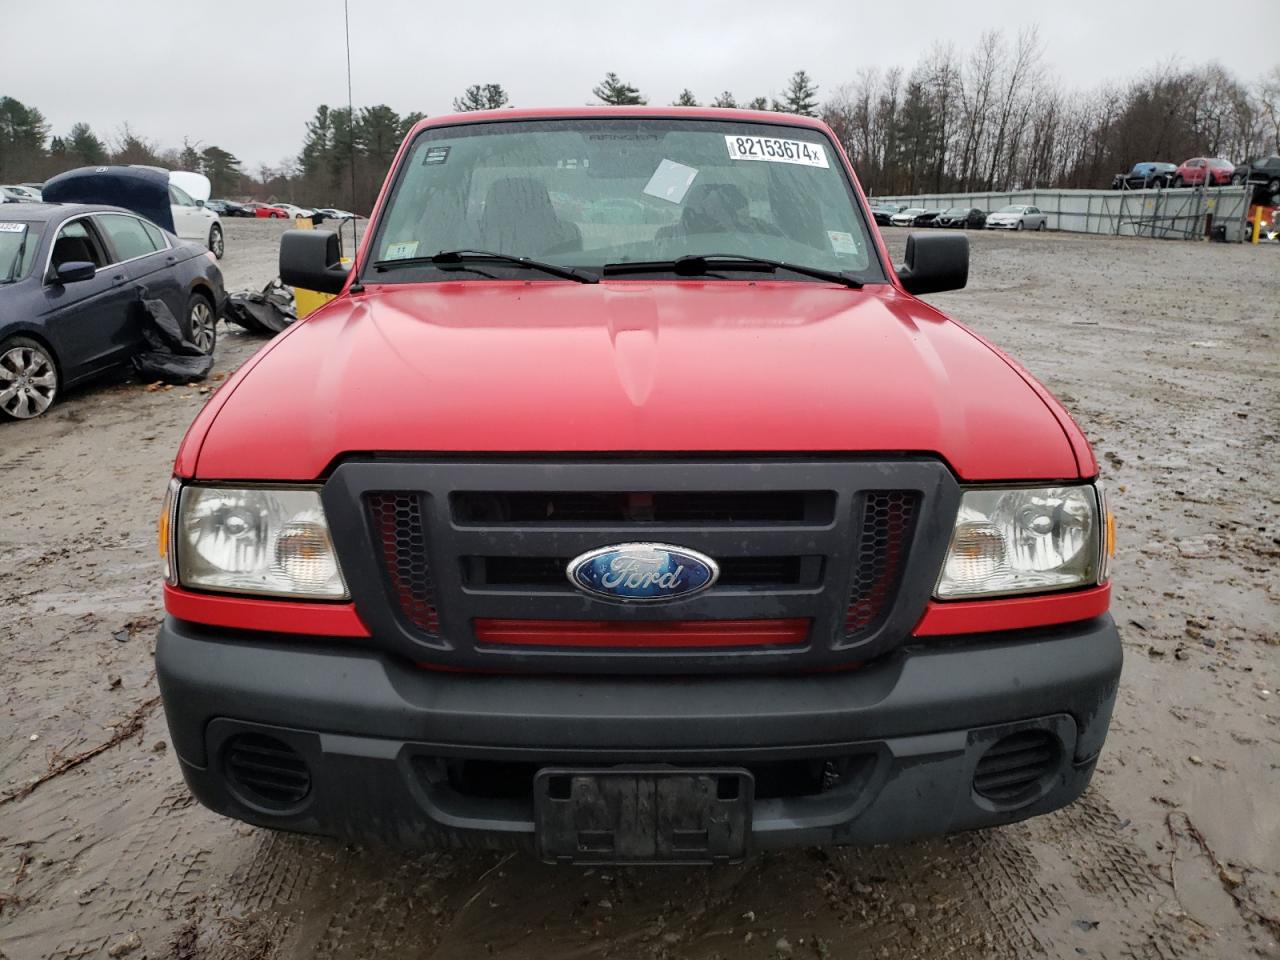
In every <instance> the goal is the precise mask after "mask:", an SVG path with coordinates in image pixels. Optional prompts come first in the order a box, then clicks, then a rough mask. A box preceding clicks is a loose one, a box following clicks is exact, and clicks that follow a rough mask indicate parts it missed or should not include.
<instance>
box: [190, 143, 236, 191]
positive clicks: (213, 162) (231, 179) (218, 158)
mask: <svg viewBox="0 0 1280 960" xmlns="http://www.w3.org/2000/svg"><path fill="white" fill-rule="evenodd" d="M200 172H201V173H203V174H204V175H205V176H206V177H208V178H209V183H210V185H211V186H212V188H213V192H214V193H215V194H218V195H220V196H225V195H226V194H228V193H234V192H235V189H236V187H237V186H238V185H239V183H240V161H239V160H238V159H237V158H236V156H235V154H233V153H231V152H230V151H227V150H223V149H222V148H221V147H205V148H204V150H202V151H201V152H200Z"/></svg>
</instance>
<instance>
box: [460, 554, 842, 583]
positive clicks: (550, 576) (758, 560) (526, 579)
mask: <svg viewBox="0 0 1280 960" xmlns="http://www.w3.org/2000/svg"><path fill="white" fill-rule="evenodd" d="M570 559H571V558H569V557H463V558H462V564H463V581H464V582H465V583H466V584H467V586H469V587H473V588H477V589H483V588H485V587H490V588H502V589H510V588H512V587H555V588H564V587H565V584H566V583H568V577H567V575H566V573H565V571H566V568H567V567H568V566H569V561H570ZM822 559H823V558H822V557H726V558H724V559H723V560H722V561H720V579H719V580H718V581H717V583H718V584H719V585H720V586H722V587H764V586H775V587H785V586H791V587H795V586H806V585H808V586H812V585H816V584H817V583H819V582H820V580H821V577H822Z"/></svg>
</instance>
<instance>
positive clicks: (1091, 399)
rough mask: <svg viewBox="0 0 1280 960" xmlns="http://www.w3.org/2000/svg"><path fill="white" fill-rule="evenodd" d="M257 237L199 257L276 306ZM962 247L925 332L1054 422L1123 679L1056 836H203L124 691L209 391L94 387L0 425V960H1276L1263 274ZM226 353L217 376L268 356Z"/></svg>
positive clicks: (148, 712)
mask: <svg viewBox="0 0 1280 960" xmlns="http://www.w3.org/2000/svg"><path fill="white" fill-rule="evenodd" d="M281 229H282V226H281V225H278V224H274V223H267V222H256V221H248V222H246V221H237V220H233V221H230V222H229V223H228V224H227V249H228V253H227V259H226V260H225V261H224V266H223V269H224V271H225V273H226V276H227V280H228V286H229V288H230V289H233V290H234V289H241V288H245V287H249V286H260V285H261V284H262V283H264V282H266V281H267V280H268V279H270V278H271V277H272V276H274V274H275V245H276V238H277V236H278V234H279V232H280V230H281ZM890 232H891V233H892V234H893V236H891V237H890V243H891V245H892V246H893V247H894V250H895V254H896V253H897V252H898V251H899V250H900V248H901V245H902V242H903V239H904V237H905V233H904V232H903V231H890ZM971 239H972V242H973V269H972V274H971V281H970V286H969V289H968V290H966V291H963V292H959V293H953V294H946V295H943V296H939V297H937V298H936V301H937V302H938V303H939V304H940V305H942V306H943V308H944V309H947V310H949V311H951V312H952V313H953V314H954V315H955V316H956V317H957V318H958V319H960V320H963V321H966V322H968V323H970V324H971V325H972V326H974V327H975V328H976V329H977V330H979V331H980V332H982V333H984V334H986V335H988V336H990V337H991V338H993V339H994V340H995V341H996V342H997V343H999V344H1001V345H1002V346H1004V347H1006V348H1008V349H1009V350H1010V351H1011V352H1012V353H1013V354H1014V355H1015V356H1017V357H1018V358H1019V359H1021V360H1022V361H1023V363H1025V365H1026V366H1027V367H1029V368H1030V369H1031V371H1032V372H1033V373H1035V374H1036V375H1037V376H1039V377H1040V378H1041V379H1042V380H1044V381H1045V382H1046V383H1047V384H1048V386H1049V387H1050V388H1051V389H1052V390H1054V391H1055V392H1056V393H1057V394H1058V396H1060V397H1061V398H1062V399H1063V400H1064V401H1065V402H1066V404H1067V406H1068V407H1069V408H1070V409H1071V410H1072V411H1073V412H1074V414H1075V416H1076V417H1077V418H1078V419H1079V421H1080V422H1081V424H1082V425H1083V426H1084V428H1085V430H1086V432H1087V433H1088V434H1089V437H1090V438H1091V440H1092V441H1093V443H1094V445H1095V449H1096V451H1097V453H1098V456H1099V458H1100V460H1101V461H1102V463H1103V465H1104V470H1105V474H1106V476H1107V477H1108V479H1109V481H1110V483H1111V485H1112V490H1113V493H1114V495H1115V501H1116V506H1117V509H1118V513H1119V517H1120V525H1121V534H1120V551H1119V558H1118V561H1117V564H1116V570H1115V588H1116V589H1115V593H1116V601H1115V606H1114V613H1115V616H1116V620H1117V622H1118V623H1119V625H1120V628H1121V631H1122V635H1123V637H1124V643H1125V653H1126V663H1125V672H1124V678H1123V681H1122V686H1121V691H1120V698H1119V703H1118V705H1117V709H1116V714H1115V721H1114V723H1113V725H1112V729H1111V735H1110V738H1109V739H1108V741H1107V746H1106V749H1105V751H1104V754H1103V757H1102V761H1101V763H1100V765H1099V768H1098V775H1097V777H1096V779H1095V781H1094V785H1093V787H1092V788H1091V790H1090V791H1089V793H1088V794H1087V795H1086V796H1085V797H1084V799H1083V800H1081V801H1080V802H1079V803H1077V804H1075V805H1074V806H1072V807H1070V808H1068V809H1066V810H1063V811H1061V812H1059V813H1056V814H1053V815H1050V816H1047V817H1043V818H1040V819H1038V820H1034V821H1030V822H1027V823H1023V824H1018V825H1015V826H1012V827H1008V828H1004V829H999V830H993V831H988V832H983V833H975V834H967V835H961V836H955V837H950V838H946V839H939V840H933V841H928V842H920V843H914V844H910V845H906V846H896V847H878V848H869V849H840V850H826V851H821V850H795V851H792V852H789V853H786V854H778V855H770V856H767V857H763V858H759V859H756V860H754V861H752V862H749V863H747V864H745V865H742V866H739V867H734V868H726V869H715V870H712V869H621V870H600V869H597V870H584V869H568V868H552V867H547V866H544V865H542V864H540V863H537V862H535V861H533V860H532V859H529V858H526V857H524V856H505V857H504V856H499V855H494V854H486V853H433V854H425V855H414V856H407V855H403V854H399V853H395V852H389V851H386V850H378V849H364V848H359V847H354V846H349V845H344V844H340V843H337V842H330V841H325V840H318V839H309V838H302V837H296V836H288V835H277V834H272V833H270V832H267V831H264V830H259V829H256V828H252V827H248V826H245V825H243V824H238V823H234V822H232V821H229V820H224V819H220V818H219V817H216V816H214V815H213V814H211V813H208V812H207V811H205V810H204V809H202V808H201V807H199V806H197V805H195V804H194V803H193V801H192V800H191V798H190V797H189V796H188V794H187V792H186V790H185V788H184V786H183V783H182V780H181V778H180V775H179V773H178V769H177V765H176V763H175V761H174V758H173V756H172V750H171V749H170V748H169V747H168V746H167V733H166V730H165V725H164V720H163V716H162V712H161V710H160V708H159V704H158V700H157V689H156V682H155V674H154V671H153V666H152V655H153V649H154V633H155V625H156V624H157V622H158V618H159V617H160V614H161V598H160V569H159V564H158V562H157V558H156V553H155V545H154V544H155V533H154V529H155V520H156V516H157V512H158V510H159V504H160V498H161V495H162V493H163V491H164V487H165V483H166V481H167V479H168V475H169V470H170V466H171V462H172V458H173V455H174V452H175V451H176V449H177V445H178V441H179V439H180V437H181V436H182V433H183V431H184V430H185V429H186V426H187V424H188V423H189V422H190V421H191V419H192V417H193V416H194V415H195V413H196V411H197V410H198V409H199V408H200V405H201V404H202V403H203V402H204V400H205V399H206V396H207V390H208V387H207V386H202V387H197V388H187V387H175V388H173V389H170V390H155V391H153V390H151V389H149V388H147V387H146V386H145V385H142V384H137V383H115V384H110V383H109V384H99V385H96V386H93V387H91V388H88V389H85V390H82V391H79V392H77V393H75V394H73V395H71V396H68V397H66V398H65V399H64V401H63V402H61V403H60V404H59V405H58V406H57V407H56V408H55V409H54V410H53V411H51V412H50V414H49V415H47V416H45V417H44V418H42V419H40V420H38V421H33V422H22V423H8V424H0V489H2V490H3V491H4V493H3V496H4V500H3V504H4V509H3V511H0V650H2V651H3V657H0V677H2V680H3V688H4V689H5V690H6V691H7V697H6V703H5V704H4V707H3V712H0V717H2V718H3V720H2V722H3V727H4V729H5V731H6V733H5V734H4V735H3V737H0V958H5V960H28V958H44V957H55V958H87V957H118V956H128V957H142V956H146V957H151V958H155V957H176V958H202V960H204V958H209V960H214V958H260V960H265V958H286V957H323V958H339V957H342V958H346V957H372V956H396V957H409V956H431V957H436V958H451V960H452V958H458V960H463V958H465V960H472V958H478V957H486V956H487V957H496V958H507V960H517V958H519V960H530V958H599V957H613V958H633V957H635V958H639V957H644V958H685V957H688V958H698V960H708V958H713V957H721V958H738V957H743V958H775V957H781V958H788V957H797V958H803V957H815V958H828V957H830V958H853V957H930V958H932V957H954V958H980V957H982V958H985V957H1000V958H1005V957H1008V958H1022V957H1032V956H1047V957H1052V958H1059V957H1063V958H1068V957H1069V958H1074V957H1078V956H1087V957H1097V958H1135V960H1148V958H1150V960H1170V958H1174V957H1224V958H1225V957H1230V958H1236V957H1249V956H1263V957H1277V956H1280V948H1278V947H1277V939H1278V938H1280V919H1277V918H1280V690H1277V688H1278V687H1280V646H1278V644H1280V617H1278V616H1277V611H1278V610H1280V577H1278V576H1277V568H1278V566H1280V565H1278V564H1277V558H1278V557H1280V524H1278V521H1277V506H1278V505H1280V494H1278V493H1277V467H1276V464H1277V460H1278V459H1280V450H1278V444H1277V431H1280V249H1277V248H1276V247H1275V246H1271V247H1256V248H1255V247H1241V246H1228V245H1217V244H1214V245H1205V244H1199V243H1177V242H1159V241H1145V240H1133V239H1110V238H1101V237H1080V236H1070V235H1061V236H1059V235H1054V234H1046V235H1000V236H993V235H990V234H979V235H975V236H972V238H971ZM219 332H220V336H221V340H220V343H219V345H218V354H217V357H218V361H217V365H216V367H215V376H217V377H222V376H225V375H226V374H227V373H228V372H229V371H231V370H233V369H234V368H235V367H236V366H237V365H239V364H240V363H242V362H244V360H245V359H246V358H248V357H249V356H250V355H251V354H252V353H253V352H254V351H255V350H256V349H258V348H259V347H260V346H261V344H262V341H261V340H259V339H257V338H254V337H251V336H248V335H245V334H238V333H236V332H234V331H233V330H232V329H229V328H226V327H220V330H219ZM211 385H213V384H211ZM94 751H97V752H96V753H95V752H94ZM86 752H90V753H93V755H92V756H91V757H90V758H88V759H86V760H84V762H81V763H77V764H75V765H74V766H72V767H71V768H70V769H68V770H66V772H63V773H60V774H58V773H56V771H57V770H59V769H61V767H62V765H65V764H68V763H71V762H74V761H75V760H77V759H78V758H79V757H80V755H82V754H84V753H86ZM50 774H53V775H52V776H50ZM46 776H48V777H49V778H48V779H46V780H43V781H41V782H39V783H38V785H34V788H33V782H34V781H36V780H38V779H39V778H42V777H46Z"/></svg>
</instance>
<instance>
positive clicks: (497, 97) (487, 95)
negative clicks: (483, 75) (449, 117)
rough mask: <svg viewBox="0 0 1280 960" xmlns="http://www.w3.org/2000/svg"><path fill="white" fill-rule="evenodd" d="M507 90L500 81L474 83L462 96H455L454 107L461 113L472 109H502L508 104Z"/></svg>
mask: <svg viewBox="0 0 1280 960" xmlns="http://www.w3.org/2000/svg"><path fill="white" fill-rule="evenodd" d="M507 100H508V97H507V91H506V90H504V89H502V84H500V83H473V84H472V85H471V86H469V87H467V89H466V91H465V92H464V93H463V94H462V96H461V97H454V99H453V109H455V110H457V111H458V112H459V113H463V112H469V111H471V110H501V109H502V108H503V107H505V106H506V105H507Z"/></svg>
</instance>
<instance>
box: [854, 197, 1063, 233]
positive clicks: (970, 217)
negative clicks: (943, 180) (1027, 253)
mask: <svg viewBox="0 0 1280 960" xmlns="http://www.w3.org/2000/svg"><path fill="white" fill-rule="evenodd" d="M870 203H871V215H872V216H873V217H875V221H876V223H877V224H879V225H880V226H882V227H885V226H893V227H950V228H957V229H969V230H981V229H984V228H985V229H987V230H1044V229H1047V227H1048V225H1049V216H1048V214H1046V213H1045V212H1044V211H1042V210H1041V209H1040V208H1039V207H1035V206H1030V205H1028V204H1010V205H1009V206H1006V207H1001V208H1000V209H999V210H997V211H995V212H994V213H987V212H986V211H985V210H982V209H980V208H979V207H948V208H946V209H945V210H928V209H926V208H924V207H908V206H904V205H902V204H896V203H889V204H886V203H882V202H878V201H875V200H872V201H871V202H870Z"/></svg>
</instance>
